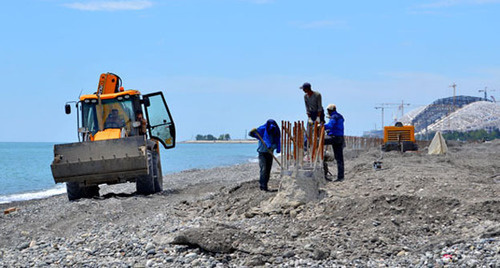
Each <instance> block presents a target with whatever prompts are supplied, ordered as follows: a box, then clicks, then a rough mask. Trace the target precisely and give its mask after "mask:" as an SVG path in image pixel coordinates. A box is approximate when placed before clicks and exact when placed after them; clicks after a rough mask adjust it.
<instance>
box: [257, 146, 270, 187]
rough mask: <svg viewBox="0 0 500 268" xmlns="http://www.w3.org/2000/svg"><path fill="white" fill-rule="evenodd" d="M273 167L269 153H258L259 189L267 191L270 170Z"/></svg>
mask: <svg viewBox="0 0 500 268" xmlns="http://www.w3.org/2000/svg"><path fill="white" fill-rule="evenodd" d="M272 166H273V156H272V155H271V154H270V153H261V152H259V167H260V179H259V184H260V189H261V190H266V191H267V190H268V188H267V183H268V182H269V177H270V175H271V168H272Z"/></svg>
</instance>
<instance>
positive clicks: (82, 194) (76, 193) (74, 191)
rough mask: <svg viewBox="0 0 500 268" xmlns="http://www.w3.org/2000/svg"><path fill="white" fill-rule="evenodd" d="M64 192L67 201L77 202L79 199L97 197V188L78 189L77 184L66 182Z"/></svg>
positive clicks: (95, 186) (94, 186) (78, 185)
mask: <svg viewBox="0 0 500 268" xmlns="http://www.w3.org/2000/svg"><path fill="white" fill-rule="evenodd" d="M66 192H67V194H68V199H69V201H73V200H78V199H80V198H93V197H96V196H99V186H97V185H93V186H87V187H80V184H79V183H78V182H66Z"/></svg>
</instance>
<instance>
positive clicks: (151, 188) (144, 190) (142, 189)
mask: <svg viewBox="0 0 500 268" xmlns="http://www.w3.org/2000/svg"><path fill="white" fill-rule="evenodd" d="M147 154H148V167H149V174H147V175H142V176H139V177H137V179H136V180H135V187H136V190H137V194H141V195H149V194H154V193H155V183H154V164H153V156H152V153H151V152H150V151H148V152H147Z"/></svg>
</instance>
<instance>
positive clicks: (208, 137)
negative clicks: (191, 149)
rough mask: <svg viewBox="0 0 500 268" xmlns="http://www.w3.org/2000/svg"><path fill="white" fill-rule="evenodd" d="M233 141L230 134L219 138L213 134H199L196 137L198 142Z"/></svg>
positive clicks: (221, 135)
mask: <svg viewBox="0 0 500 268" xmlns="http://www.w3.org/2000/svg"><path fill="white" fill-rule="evenodd" d="M230 139H231V136H230V135H229V134H220V135H219V138H216V137H215V136H214V135H212V134H207V135H201V134H198V135H196V140H197V141H217V140H218V141H228V140H230Z"/></svg>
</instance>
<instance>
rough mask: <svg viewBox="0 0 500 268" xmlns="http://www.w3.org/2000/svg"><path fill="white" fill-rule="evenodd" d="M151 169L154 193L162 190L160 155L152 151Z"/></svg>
mask: <svg viewBox="0 0 500 268" xmlns="http://www.w3.org/2000/svg"><path fill="white" fill-rule="evenodd" d="M153 171H154V173H153V174H154V180H153V182H154V185H155V193H159V192H161V191H163V175H162V172H161V162H160V157H159V155H158V153H157V152H154V153H153Z"/></svg>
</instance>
